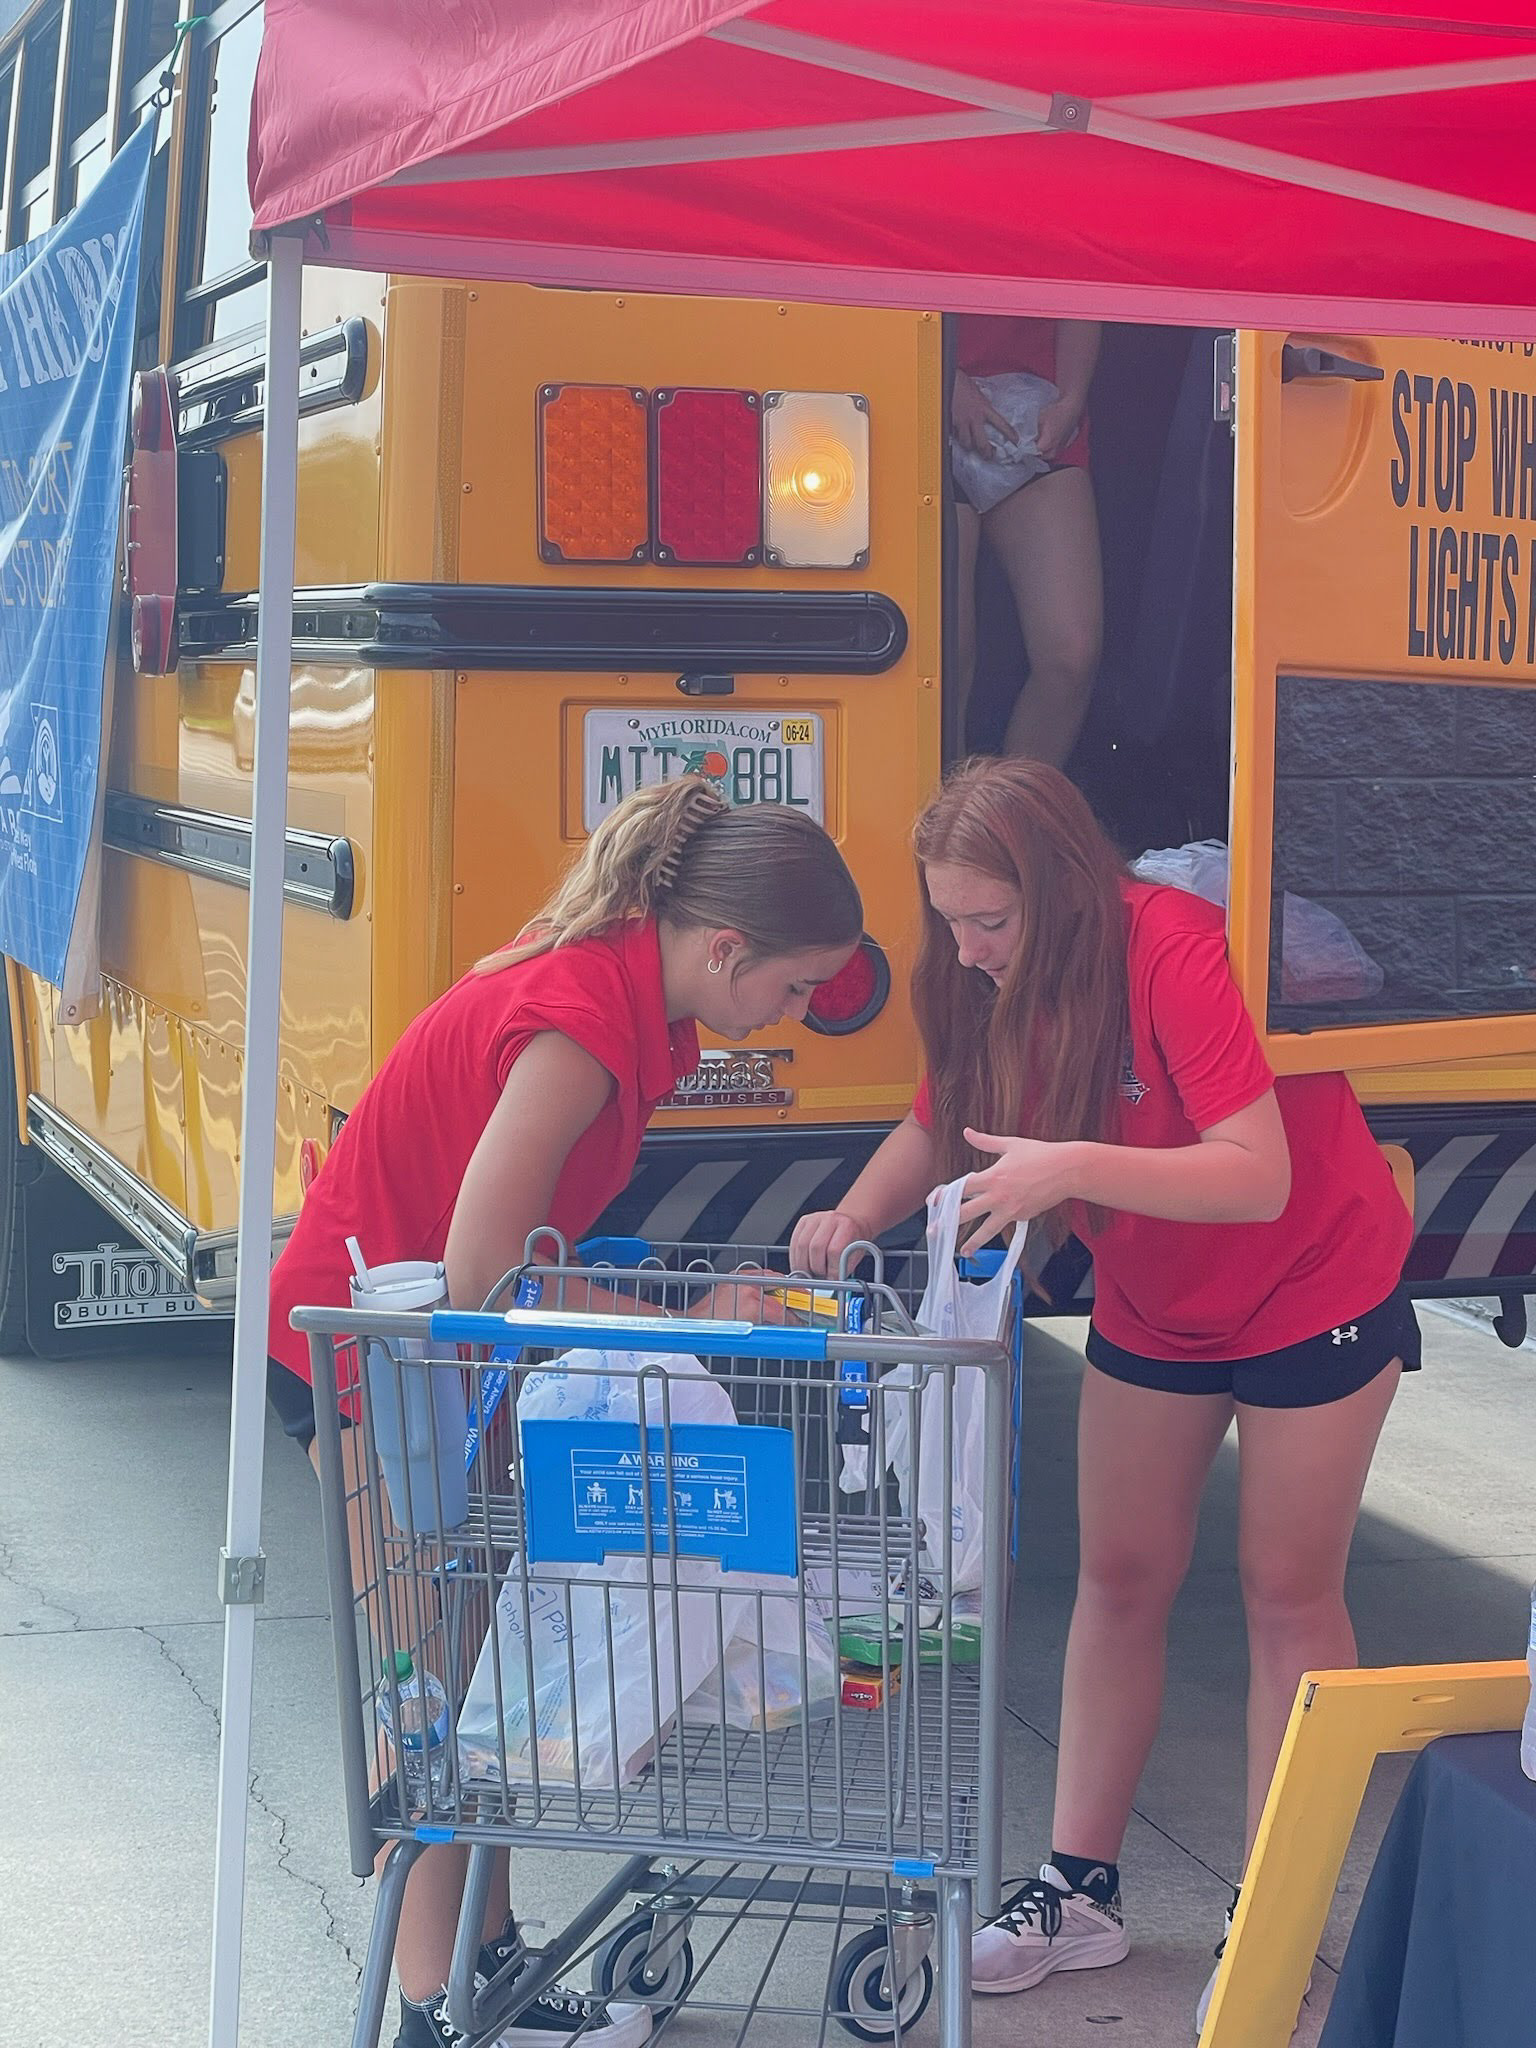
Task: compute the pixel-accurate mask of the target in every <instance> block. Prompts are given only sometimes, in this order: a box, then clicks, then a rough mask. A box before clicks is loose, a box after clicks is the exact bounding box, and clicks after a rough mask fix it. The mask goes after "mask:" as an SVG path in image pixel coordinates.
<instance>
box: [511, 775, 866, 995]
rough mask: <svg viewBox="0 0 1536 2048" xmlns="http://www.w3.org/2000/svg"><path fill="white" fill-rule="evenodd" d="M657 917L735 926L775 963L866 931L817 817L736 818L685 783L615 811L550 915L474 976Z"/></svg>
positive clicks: (547, 908)
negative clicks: (778, 957) (795, 953)
mask: <svg viewBox="0 0 1536 2048" xmlns="http://www.w3.org/2000/svg"><path fill="white" fill-rule="evenodd" d="M649 917H656V918H661V919H663V920H665V921H666V922H668V923H670V924H675V925H681V926H714V927H729V928H731V929H733V930H735V931H739V932H740V933H741V934H742V937H743V938H744V939H745V940H746V941H747V944H748V946H749V947H750V949H751V950H752V952H754V953H756V954H759V955H762V956H765V957H769V958H772V957H775V956H778V955H782V954H785V953H793V952H799V951H805V950H809V949H811V948H813V947H823V946H825V947H832V946H841V945H852V944H853V943H854V942H855V940H857V938H858V937H859V934H860V933H861V932H862V930H863V928H864V911H863V906H862V904H861V903H860V901H859V892H858V889H857V887H856V886H855V884H854V880H853V877H852V875H851V874H849V872H848V869H847V867H846V865H845V864H844V861H843V857H842V855H841V854H840V853H839V852H838V850H837V848H836V846H834V845H833V843H832V840H831V839H830V838H829V837H828V835H827V834H826V832H824V831H823V830H822V828H821V826H820V825H818V824H817V823H816V821H815V820H814V819H813V818H811V817H809V816H808V815H807V814H806V813H805V812H804V811H801V810H792V809H791V808H790V807H789V806H788V805H785V804H751V805H747V806H744V807H743V808H741V809H739V810H734V809H732V807H731V806H730V804H728V803H727V801H726V799H725V798H724V797H723V796H722V795H721V793H720V791H719V789H718V788H717V787H716V786H715V784H714V783H713V782H710V781H708V780H707V779H706V778H705V777H704V776H702V775H684V776H680V777H678V778H677V779H676V780H675V781H670V782H663V783H658V784H656V785H654V786H653V787H652V788H649V789H638V790H636V791H635V792H634V794H633V795H632V796H629V797H626V798H625V800H624V802H623V803H621V804H620V805H619V806H618V808H617V810H615V811H612V812H610V813H609V815H608V816H607V817H606V818H605V819H604V820H603V822H602V823H601V824H600V825H599V826H598V828H597V830H596V831H595V832H594V833H593V834H592V836H591V838H590V839H589V840H588V841H587V843H586V845H585V846H584V847H583V848H582V850H581V852H580V853H579V854H578V855H577V856H576V858H575V860H574V861H573V862H572V863H571V865H570V867H569V868H568V869H567V870H566V872H565V874H564V875H563V876H562V878H561V880H560V882H559V884H558V886H557V887H556V889H555V892H554V894H553V895H552V896H551V897H550V898H549V900H548V902H547V903H545V905H544V906H543V908H542V909H541V910H540V911H539V912H538V913H537V914H536V915H535V916H534V917H533V918H532V919H531V920H530V921H529V923H528V924H527V925H525V926H524V928H523V930H522V932H521V933H519V935H518V937H517V938H516V939H515V940H514V941H513V943H512V944H511V945H510V946H507V947H504V948H503V949H502V950H501V951H500V952H497V953H492V954H489V955H488V956H487V957H486V958H485V959H484V960H481V961H479V962H478V963H477V965H476V969H475V971H476V973H478V974H493V973H495V972H496V971H497V970H498V969H499V968H502V967H511V966H515V965H516V964H517V963H518V962H519V961H521V960H531V959H533V958H535V957H536V956H537V955H538V954H540V953H547V952H549V951H551V950H552V949H553V948H555V947H557V946H571V945H575V944H576V943H577V941H578V940H581V939H590V938H594V937H596V936H597V935H598V934H599V933H600V932H606V931H611V930H612V929H613V928H614V927H615V926H618V925H622V924H627V923H638V922H640V921H642V920H644V919H646V918H649Z"/></svg>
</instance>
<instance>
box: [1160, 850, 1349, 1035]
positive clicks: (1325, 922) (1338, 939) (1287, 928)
mask: <svg viewBox="0 0 1536 2048" xmlns="http://www.w3.org/2000/svg"><path fill="white" fill-rule="evenodd" d="M1227 866H1228V855H1227V849H1226V847H1225V846H1223V844H1222V843H1221V841H1220V840H1219V839H1198V840H1195V841H1194V842H1193V843H1192V844H1191V845H1189V846H1164V847H1160V848H1158V849H1157V850H1156V851H1155V852H1152V853H1144V854H1143V855H1142V856H1141V858H1140V860H1137V861H1133V862H1132V863H1131V873H1132V874H1133V875H1135V876H1137V877H1138V878H1139V879H1140V880H1141V881H1143V882H1164V883H1166V884H1167V885H1168V887H1169V888H1171V889H1187V890H1188V891H1189V893H1190V895H1192V896H1203V897H1204V898H1205V900H1206V902H1207V903H1219V904H1221V905H1222V907H1223V908H1225V907H1226V901H1227ZM1385 979H1386V976H1385V975H1384V974H1383V972H1382V970H1381V968H1380V967H1378V966H1377V964H1376V962H1375V961H1374V960H1373V959H1372V958H1371V956H1370V954H1369V953H1367V952H1366V950H1365V948H1364V947H1363V946H1362V945H1361V944H1360V941H1359V940H1358V939H1357V938H1356V937H1355V935H1354V933H1353V932H1352V931H1351V930H1350V929H1349V927H1348V925H1346V924H1345V923H1344V922H1343V921H1342V920H1341V919H1340V918H1337V917H1335V916H1334V914H1333V912H1332V911H1331V910H1325V909H1324V908H1323V906H1322V904H1321V903H1313V902H1311V901H1310V900H1309V899H1308V898H1307V897H1305V896H1293V895H1292V894H1291V893H1290V891H1289V890H1286V892H1285V894H1284V896H1283V897H1282V899H1281V904H1280V998H1281V1001H1282V1002H1287V1003H1352V1002H1361V1001H1363V1000H1364V999H1365V998H1366V997H1367V996H1374V995H1378V994H1379V993H1380V991H1381V985H1382V983H1383V982H1384V981H1385Z"/></svg>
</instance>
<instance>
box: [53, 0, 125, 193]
mask: <svg viewBox="0 0 1536 2048" xmlns="http://www.w3.org/2000/svg"><path fill="white" fill-rule="evenodd" d="M115 12H116V10H115V8H114V7H113V4H112V0H75V5H74V8H73V10H72V12H71V14H70V18H69V57H68V61H67V62H66V64H65V70H64V135H63V146H64V153H63V180H62V184H61V198H60V202H59V216H60V218H61V219H62V217H63V216H64V214H66V213H67V212H69V210H70V209H71V208H72V207H75V206H78V205H79V204H80V201H81V200H82V199H83V198H84V197H85V195H86V194H87V193H88V192H89V191H90V189H91V187H92V186H93V185H94V184H95V183H96V180H97V179H98V178H99V177H100V176H101V174H102V172H103V171H104V170H105V169H106V167H107V161H108V158H109V157H110V156H111V153H112V152H111V148H110V146H109V142H108V137H107V99H108V93H109V88H110V85H111V79H112V21H113V15H114V13H115Z"/></svg>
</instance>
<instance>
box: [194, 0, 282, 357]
mask: <svg viewBox="0 0 1536 2048" xmlns="http://www.w3.org/2000/svg"><path fill="white" fill-rule="evenodd" d="M260 48H261V9H260V8H259V7H254V8H252V9H251V11H250V12H249V13H247V14H245V15H244V16H243V17H242V18H241V19H240V20H239V21H237V22H236V23H235V24H234V25H233V26H232V27H230V28H227V29H226V30H225V31H224V33H223V34H222V35H221V36H220V37H219V39H218V41H217V42H216V43H214V44H213V45H212V47H211V48H210V49H209V50H207V51H206V52H203V53H202V54H201V58H200V62H199V64H198V66H197V67H196V70H195V73H194V74H193V76H194V78H195V79H196V80H197V81H198V82H199V83H198V84H197V85H195V86H193V87H190V88H189V90H199V91H201V92H203V93H206V98H205V99H204V101H203V103H202V107H201V109H200V110H199V112H198V113H197V114H195V115H194V116H193V117H192V118H193V127H194V132H193V134H192V135H191V136H190V137H189V147H188V170H187V173H186V175H187V177H188V178H189V180H191V181H192V182H190V183H189V184H188V186H187V188H186V194H185V196H184V199H183V207H184V217H185V220H186V222H187V228H186V238H185V239H184V242H183V252H184V253H183V263H182V270H183V289H182V306H181V310H180V315H179V318H178V323H177V338H176V340H177V350H176V352H177V355H178V357H180V356H184V355H188V354H190V353H192V352H193V351H194V350H195V349H199V348H202V347H204V346H205V345H206V344H207V343H208V342H210V341H213V340H216V339H219V338H221V337H223V336H225V335H229V334H236V333H239V332H241V331H242V330H243V329H245V328H248V327H253V326H255V325H256V324H257V323H258V322H259V321H260V320H261V318H262V316H263V311H264V308H265V292H264V289H263V283H262V280H263V279H264V278H265V276H266V269H265V266H264V265H262V264H258V263H253V262H252V261H251V253H250V236H251V204H250V199H249V197H248V196H247V191H246V169H245V145H246V132H247V128H248V126H249V120H250V105H251V93H252V90H253V87H254V83H255V76H256V58H257V53H258V52H259V50H260ZM210 68H211V78H210Z"/></svg>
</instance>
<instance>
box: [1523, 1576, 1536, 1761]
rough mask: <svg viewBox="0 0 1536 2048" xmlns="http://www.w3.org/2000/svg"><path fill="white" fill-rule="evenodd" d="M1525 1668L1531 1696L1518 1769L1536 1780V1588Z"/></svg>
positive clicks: (1533, 1593) (1532, 1595)
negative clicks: (1529, 1681) (1528, 1677)
mask: <svg viewBox="0 0 1536 2048" xmlns="http://www.w3.org/2000/svg"><path fill="white" fill-rule="evenodd" d="M1525 1668H1526V1670H1527V1671H1528V1672H1529V1673H1530V1675H1531V1696H1530V1698H1529V1699H1528V1700H1527V1701H1526V1703H1525V1726H1524V1727H1523V1728H1522V1729H1521V1730H1520V1768H1521V1770H1522V1771H1524V1773H1525V1775H1526V1776H1527V1777H1528V1778H1536V1586H1533V1587H1532V1588H1531V1640H1530V1646H1529V1647H1528V1649H1527V1650H1526V1653H1525Z"/></svg>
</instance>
